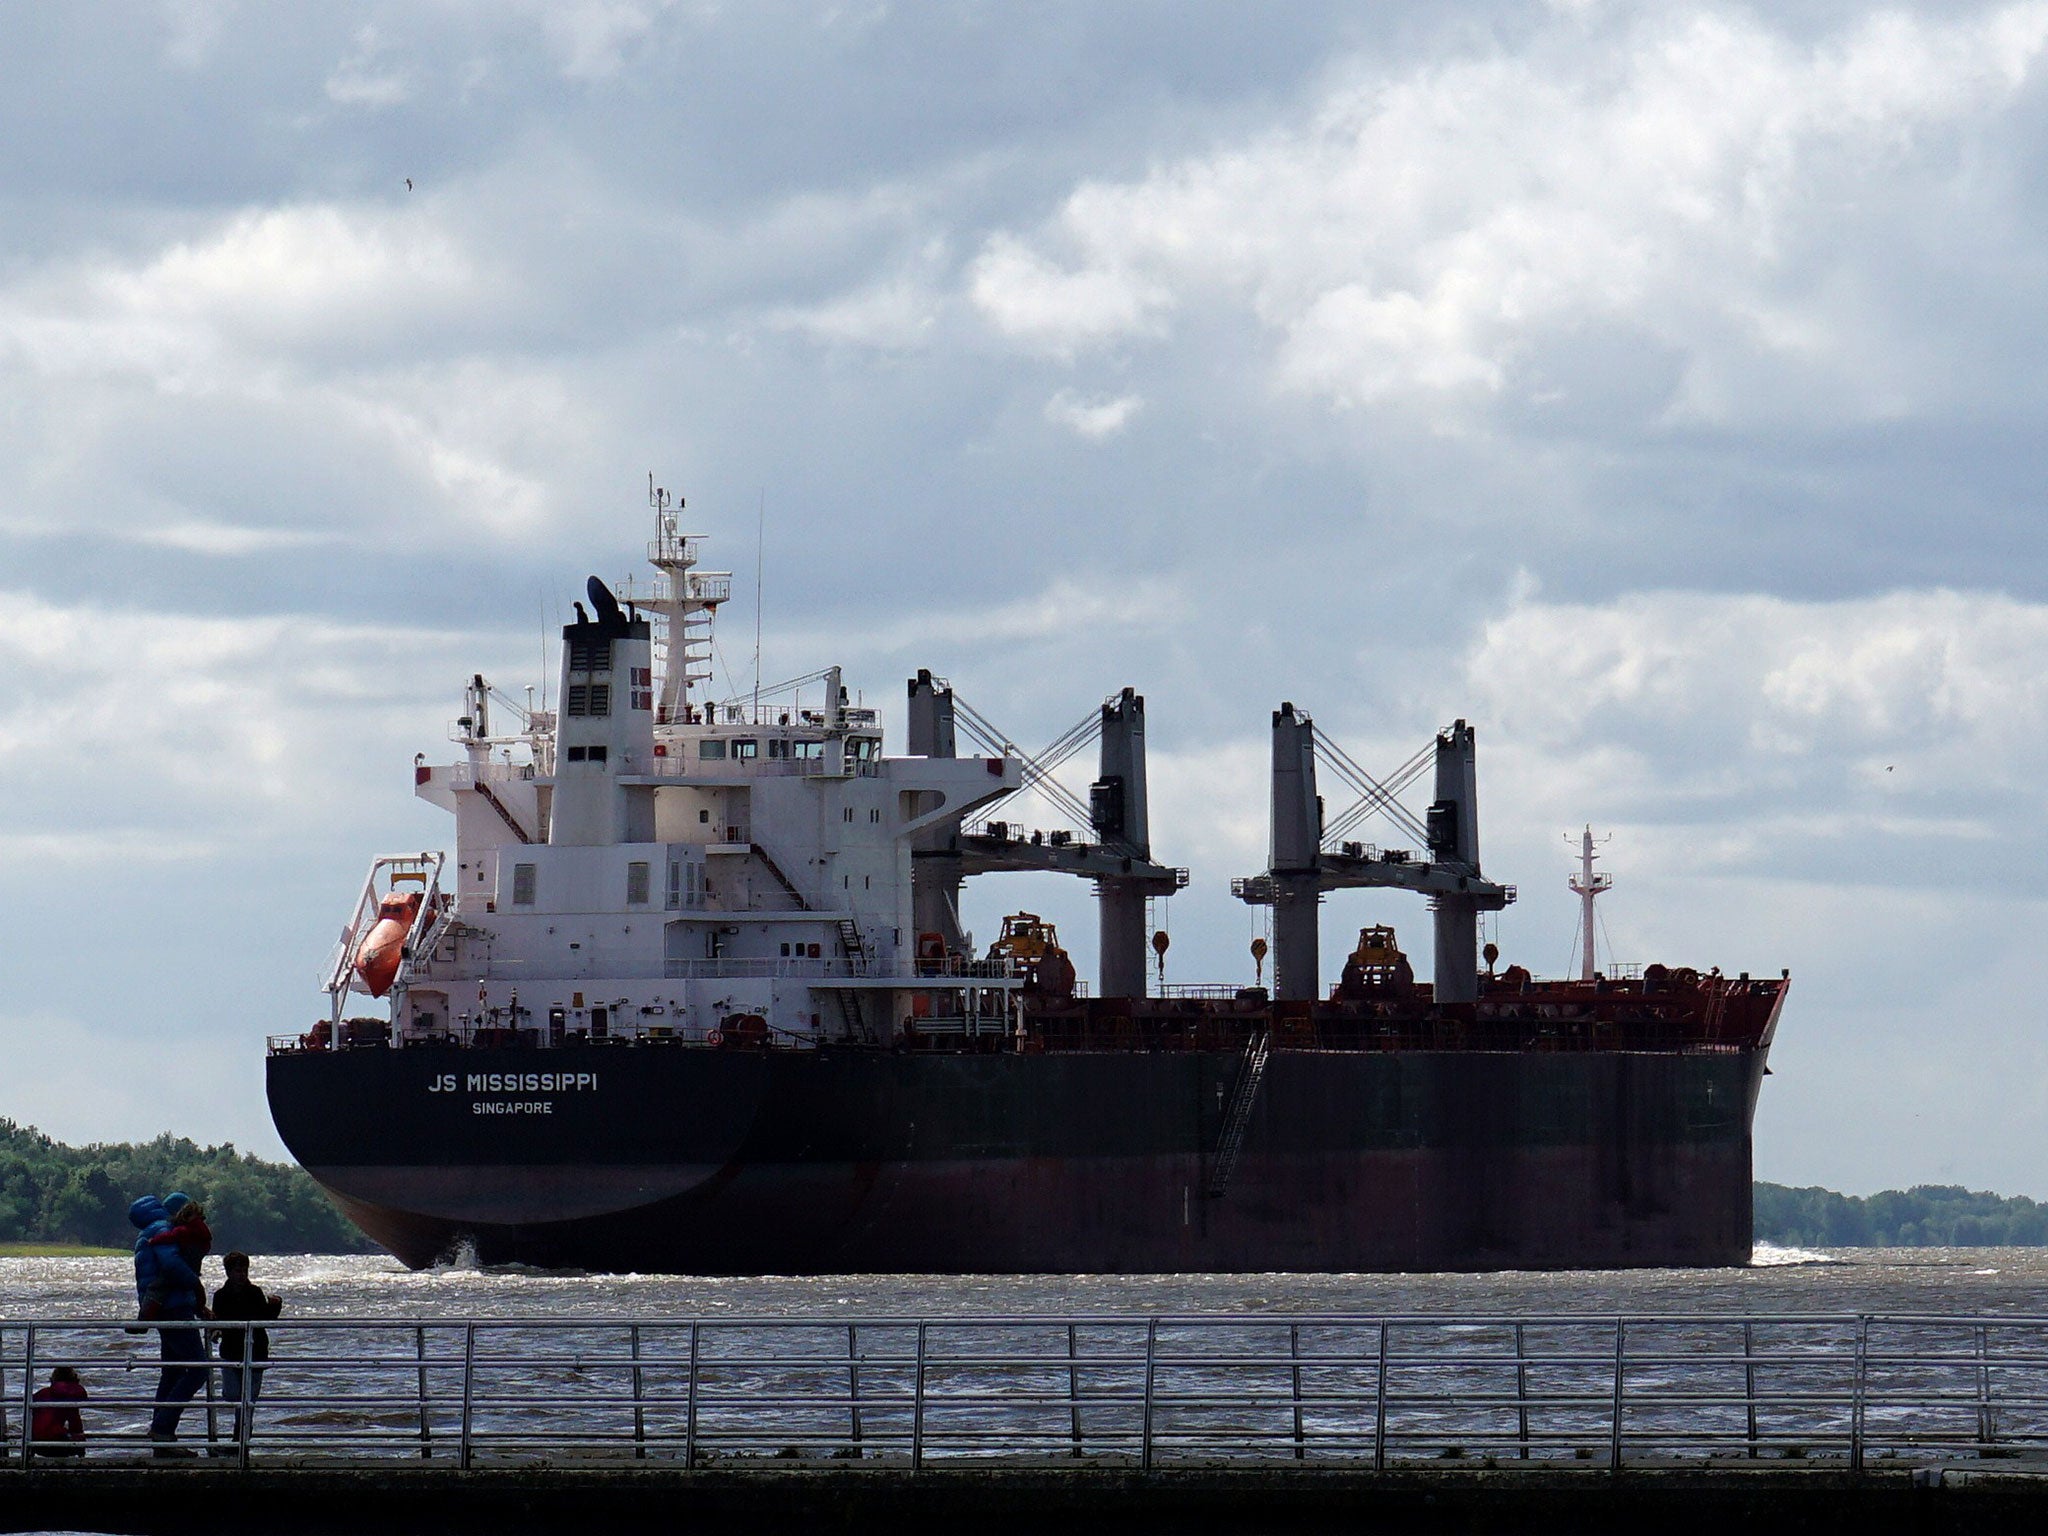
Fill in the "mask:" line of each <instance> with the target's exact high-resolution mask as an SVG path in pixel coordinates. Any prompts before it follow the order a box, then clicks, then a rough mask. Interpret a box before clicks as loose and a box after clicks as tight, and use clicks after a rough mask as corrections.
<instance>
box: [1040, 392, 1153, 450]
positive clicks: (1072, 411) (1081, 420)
mask: <svg viewBox="0 0 2048 1536" xmlns="http://www.w3.org/2000/svg"><path fill="white" fill-rule="evenodd" d="M1144 408H1145V401H1144V398H1143V397H1142V396H1139V395H1117V396H1115V397H1114V398H1104V397H1102V396H1092V397H1084V396H1081V395H1077V394H1075V393H1074V392H1073V391H1072V390H1068V389H1063V390H1061V391H1060V392H1059V393H1058V394H1056V395H1054V396H1053V397H1052V398H1051V399H1050V400H1048V401H1046V402H1045V419H1046V420H1047V421H1049V422H1051V423H1052V424H1053V425H1054V426H1056V427H1065V428H1066V429H1067V430H1068V431H1070V432H1072V433H1074V434H1075V435H1076V436H1079V437H1083V438H1086V439H1087V440H1088V441H1089V442H1091V443H1100V442H1106V441H1107V440H1108V439H1110V438H1112V437H1115V436H1116V435H1117V434H1118V433H1119V432H1121V431H1123V429H1124V428H1125V427H1127V426H1129V425H1130V424H1131V420H1132V418H1133V417H1135V416H1136V415H1137V414H1138V412H1139V411H1141V410H1143V409H1144Z"/></svg>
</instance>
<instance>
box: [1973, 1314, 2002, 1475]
mask: <svg viewBox="0 0 2048 1536" xmlns="http://www.w3.org/2000/svg"><path fill="white" fill-rule="evenodd" d="M1971 1332H1972V1333H1974V1334H1975V1335H1976V1343H1977V1454H1978V1455H1979V1456H1982V1455H1983V1454H1984V1453H1985V1452H1986V1451H1987V1450H1988V1449H1989V1448H1990V1446H1991V1442H1992V1441H1993V1440H1994V1439H1995V1438H1997V1435H1998V1426H1997V1424H1996V1423H1995V1422H1994V1421H1993V1419H1992V1414H1991V1339H1990V1333H1989V1330H1988V1329H1986V1328H1985V1326H1984V1325H1983V1324H1982V1323H1979V1324H1977V1326H1976V1327H1975V1328H1973V1329H1972V1330H1971Z"/></svg>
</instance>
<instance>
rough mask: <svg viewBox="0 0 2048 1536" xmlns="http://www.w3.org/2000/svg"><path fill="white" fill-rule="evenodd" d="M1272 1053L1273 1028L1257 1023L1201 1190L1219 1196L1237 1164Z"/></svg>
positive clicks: (1210, 1195) (1246, 1046) (1247, 1044)
mask: <svg viewBox="0 0 2048 1536" xmlns="http://www.w3.org/2000/svg"><path fill="white" fill-rule="evenodd" d="M1272 1053H1273V1031H1272V1030H1271V1029H1270V1028H1268V1027H1267V1026H1266V1025H1263V1024H1262V1025H1260V1026H1259V1027H1258V1028H1257V1029H1255V1030H1253V1031H1252V1037H1251V1039H1249V1040H1247V1041H1246V1042H1245V1046H1244V1061H1243V1062H1242V1063H1241V1064H1240V1065H1239V1066H1238V1069H1237V1086H1236V1087H1235V1088H1234V1089H1232V1090H1231V1094H1230V1108H1229V1109H1228V1111H1226V1112H1225V1114H1224V1116H1223V1130H1222V1133H1221V1134H1220V1135H1219V1136H1218V1137H1217V1138H1216V1155H1215V1156H1214V1157H1213V1158H1211V1159H1210V1161H1209V1182H1208V1185H1207V1186H1206V1188H1205V1190H1204V1193H1206V1194H1207V1195H1208V1196H1209V1198H1210V1199H1211V1200H1214V1199H1216V1198H1217V1197H1219V1196H1220V1195H1221V1194H1222V1193H1223V1191H1224V1188H1225V1187H1226V1186H1227V1185H1228V1184H1229V1183H1230V1175H1231V1174H1232V1173H1233V1172H1234V1171H1236V1168H1237V1154H1238V1153H1239V1152H1240V1151H1242V1150H1243V1149H1244V1133H1245V1127H1246V1126H1248V1125H1249V1124H1251V1118H1252V1105H1253V1104H1254V1103H1256V1102H1257V1100H1258V1097H1259V1079H1260V1078H1262V1077H1264V1076H1265V1075H1266V1062H1267V1060H1268V1058H1270V1057H1271V1055H1272Z"/></svg>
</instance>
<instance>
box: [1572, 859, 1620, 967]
mask: <svg viewBox="0 0 2048 1536" xmlns="http://www.w3.org/2000/svg"><path fill="white" fill-rule="evenodd" d="M1565 840H1566V841H1567V842H1569V841H1570V840H1571V834H1570V833H1566V834H1565ZM1602 841H1603V842H1604V841H1605V839H1604V838H1603V839H1602ZM1598 857H1599V855H1598V854H1596V853H1595V852H1594V851H1593V828H1592V827H1591V826H1590V825H1588V826H1587V828H1586V830H1585V831H1584V832H1583V833H1581V834H1580V837H1579V872H1578V873H1577V874H1575V875H1573V876H1572V877H1571V878H1570V879H1569V880H1568V881H1567V882H1566V884H1568V885H1570V886H1571V888H1572V889H1573V890H1574V891H1577V892H1578V893H1579V932H1580V934H1581V935H1582V936H1583V940H1584V947H1583V948H1582V949H1581V951H1580V955H1579V980H1581V981H1591V980H1592V979H1593V972H1594V969H1595V962H1594V957H1593V898H1594V897H1596V896H1598V895H1599V894H1600V893H1601V892H1602V891H1604V890H1606V889H1607V888H1608V887H1609V886H1611V885H1613V884H1614V876H1612V875H1596V874H1594V873H1593V860H1595V859H1596V858H1598Z"/></svg>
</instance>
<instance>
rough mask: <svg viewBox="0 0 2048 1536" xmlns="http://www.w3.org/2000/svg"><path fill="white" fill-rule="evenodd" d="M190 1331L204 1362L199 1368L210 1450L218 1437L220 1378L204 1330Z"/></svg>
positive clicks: (207, 1441) (207, 1443)
mask: <svg viewBox="0 0 2048 1536" xmlns="http://www.w3.org/2000/svg"><path fill="white" fill-rule="evenodd" d="M192 1333H193V1336H194V1337H195V1338H197V1339H198V1340H199V1358H200V1359H201V1360H202V1361H204V1362H205V1363H204V1364H203V1365H201V1366H200V1367H199V1369H200V1370H202V1371H204V1372H206V1446H207V1449H208V1450H209V1451H210V1450H212V1448H213V1443H214V1442H215V1441H216V1440H218V1439H219V1438H220V1421H219V1420H218V1419H217V1418H216V1417H215V1416H214V1404H215V1402H216V1401H217V1400H218V1398H219V1395H220V1393H219V1386H220V1378H219V1375H218V1373H217V1372H216V1371H215V1370H214V1368H213V1351H212V1350H210V1349H208V1348H207V1347H206V1331H205V1330H204V1329H202V1328H195V1329H193V1330H192ZM245 1363H246V1362H245Z"/></svg>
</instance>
